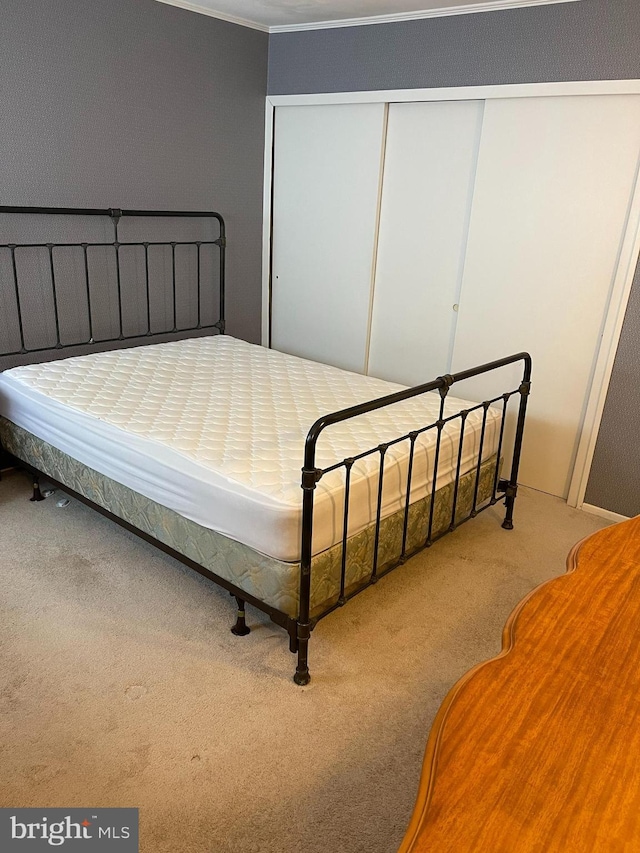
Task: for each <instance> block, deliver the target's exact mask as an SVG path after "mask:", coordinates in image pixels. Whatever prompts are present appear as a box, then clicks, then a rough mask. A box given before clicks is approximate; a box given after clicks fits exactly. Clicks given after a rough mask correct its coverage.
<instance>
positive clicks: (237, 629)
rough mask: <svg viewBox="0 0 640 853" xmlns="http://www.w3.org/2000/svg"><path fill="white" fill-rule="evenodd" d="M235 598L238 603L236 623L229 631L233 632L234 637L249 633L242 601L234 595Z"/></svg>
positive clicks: (244, 635)
mask: <svg viewBox="0 0 640 853" xmlns="http://www.w3.org/2000/svg"><path fill="white" fill-rule="evenodd" d="M235 599H236V601H237V603H238V618H237V619H236V624H235V625H234V626H233V628H232V629H231V633H232V634H235V635H236V637H246V636H247V634H250V633H251V628H249V626H248V625H247V623H246V622H245V621H244V601H243V600H242V599H241V598H238V596H237V595H236V596H235Z"/></svg>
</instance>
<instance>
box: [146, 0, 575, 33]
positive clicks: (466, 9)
mask: <svg viewBox="0 0 640 853" xmlns="http://www.w3.org/2000/svg"><path fill="white" fill-rule="evenodd" d="M157 2H158V3H164V4H165V5H167V6H177V7H178V8H180V9H187V10H188V11H190V12H197V13H198V14H200V15H208V16H209V17H210V18H218V19H219V20H221V21H228V22H229V23H231V24H238V25H239V26H241V27H250V28H251V29H253V30H260V31H261V32H263V33H297V32H303V31H305V30H328V29H334V28H336V27H362V26H367V25H369V24H392V23H397V22H398V21H421V20H424V19H425V18H446V17H449V16H451V15H473V14H478V13H479V12H497V11H500V10H503V9H523V8H525V7H528V6H550V5H552V4H553V5H555V4H556V3H579V2H580V0H487V2H485V3H467V4H465V5H461V6H446V7H441V8H439V9H423V10H422V11H417V12H398V13H393V14H389V15H372V16H370V17H366V18H343V19H341V20H337V21H315V22H312V23H308V24H278V25H274V26H272V27H269V26H267V25H266V24H259V23H257V22H256V21H249V20H247V19H246V18H238V17H236V16H235V15H228V14H227V13H226V12H218V11H217V10H215V9H210V8H209V7H208V6H202V5H201V4H199V3H193V2H191V0H157Z"/></svg>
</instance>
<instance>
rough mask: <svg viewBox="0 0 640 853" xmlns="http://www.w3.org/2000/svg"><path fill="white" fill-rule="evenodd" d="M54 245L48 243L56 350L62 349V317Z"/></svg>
mask: <svg viewBox="0 0 640 853" xmlns="http://www.w3.org/2000/svg"><path fill="white" fill-rule="evenodd" d="M53 247H54V244H53V243H47V248H48V249H49V269H50V270H51V291H52V293H53V316H54V319H55V322H56V349H60V348H61V347H62V343H61V342H60V317H59V314H58V293H57V290H56V271H55V267H54V264H53Z"/></svg>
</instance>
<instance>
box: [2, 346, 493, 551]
mask: <svg viewBox="0 0 640 853" xmlns="http://www.w3.org/2000/svg"><path fill="white" fill-rule="evenodd" d="M402 387H403V386H400V385H396V384H394V383H390V382H385V381H382V380H379V379H374V378H372V377H368V376H361V375H360V374H356V373H349V372H347V371H344V370H340V369H338V368H335V367H329V366H327V365H323V364H317V363H315V362H311V361H306V360H305V359H300V358H296V357H294V356H290V355H285V354H283V353H280V352H277V351H275V350H269V349H265V348H264V347H260V346H254V345H252V344H248V343H246V342H244V341H240V340H237V339H235V338H232V337H229V336H222V335H220V336H215V337H203V338H193V339H189V340H185V341H177V342H172V343H165V344H154V345H150V346H143V347H136V348H132V349H123V350H118V351H113V352H106V353H98V354H94V355H87V356H81V357H76V358H68V359H64V360H60V361H55V362H51V363H48V364H36V365H30V366H26V367H16V368H13V369H12V370H7V371H5V372H4V373H2V374H0V414H2V415H4V416H5V417H6V418H8V419H9V420H10V421H12V422H13V423H15V424H17V425H19V426H21V427H23V428H24V429H26V430H28V431H29V432H31V433H32V434H34V435H36V436H38V437H39V438H41V439H43V440H44V441H46V442H48V443H49V444H52V445H53V446H54V447H57V448H58V449H59V450H61V451H63V452H64V453H66V454H68V455H69V456H71V457H73V458H74V459H77V460H78V461H80V462H82V463H83V464H85V465H87V466H89V467H90V468H93V469H94V470H96V471H99V472H100V473H102V474H104V475H106V476H107V477H110V478H112V479H113V480H116V481H118V482H119V483H122V484H124V485H125V486H128V487H129V488H131V489H134V490H135V491H137V492H139V493H141V494H143V495H145V496H146V497H148V498H150V499H151V500H153V501H156V502H157V503H160V504H162V505H163V506H166V507H169V508H170V509H173V510H175V511H176V512H178V513H180V514H181V515H183V516H185V517H186V518H188V519H191V520H192V521H195V522H196V523H197V524H200V525H202V526H203V527H207V528H210V529H213V530H217V531H219V532H220V533H223V534H224V535H226V536H229V537H231V538H232V539H236V540H239V541H241V542H244V543H245V544H247V545H249V546H251V547H252V548H255V549H256V550H257V551H260V552H262V553H264V554H268V555H269V556H272V557H275V558H276V559H280V560H285V561H297V560H298V559H299V557H300V531H301V505H302V490H301V488H300V469H301V466H302V462H303V448H304V439H305V437H306V434H307V432H308V430H309V427H310V426H311V424H312V423H313V422H314V421H315V420H316V419H317V418H318V417H320V416H321V415H324V414H327V413H329V412H332V411H335V410H338V409H342V408H345V407H347V406H351V405H353V404H354V403H358V402H363V401H366V400H370V399H373V398H375V397H380V396H383V395H385V394H390V393H392V392H394V391H397V390H399V389H401V388H402ZM439 404H440V397H439V395H438V394H437V393H433V394H428V395H423V396H422V397H420V398H416V399H413V400H410V401H406V402H404V403H398V404H395V405H394V406H391V407H387V408H385V409H383V410H381V411H378V412H374V413H371V414H369V415H363V416H360V417H358V418H355V419H352V420H349V421H346V422H344V423H342V424H338V425H336V426H333V427H329V428H327V429H326V430H325V432H324V433H323V435H322V437H321V439H320V440H319V443H318V457H317V464H318V466H319V467H323V468H324V467H327V466H329V465H331V464H333V463H335V462H337V461H339V460H341V459H344V458H346V457H348V456H351V455H354V454H357V453H359V452H362V451H364V450H366V449H368V448H371V447H374V446H376V445H377V444H379V443H380V442H383V441H389V440H391V439H393V438H396V437H399V436H400V435H403V434H405V433H407V432H408V431H409V430H411V429H416V428H419V427H421V426H425V425H427V424H429V423H432V422H434V421H435V420H436V419H437V417H438V412H439ZM472 405H474V404H473V403H469V402H468V401H464V400H460V399H456V398H452V397H449V398H448V399H447V404H446V408H445V415H447V414H453V413H454V412H457V411H459V410H460V409H463V408H468V407H470V406H472ZM499 422H500V412H499V411H496V410H494V409H490V410H489V413H488V417H487V427H486V434H485V444H484V450H483V459H486V458H489V457H490V456H491V455H493V454H494V453H495V451H496V445H497V438H498V432H499ZM481 423H482V411H476V412H474V413H472V414H471V415H469V417H468V419H467V424H466V427H465V442H464V448H463V462H462V472H463V473H464V472H466V471H469V470H471V469H472V468H473V466H474V465H475V464H476V463H477V454H478V446H479V437H480V428H481ZM459 428H460V427H459V420H456V421H455V422H452V423H450V424H448V425H447V426H446V428H445V430H444V431H443V439H442V444H441V451H440V461H439V465H438V480H437V484H436V485H437V488H440V487H441V486H443V485H445V484H446V483H447V482H450V481H451V480H452V479H453V477H454V476H455V468H456V464H457V455H458V444H459ZM435 433H436V431H435V430H432V431H430V432H428V433H425V434H423V436H422V437H421V438H420V439H419V441H418V442H417V444H416V453H415V458H414V467H413V478H412V493H411V500H412V501H415V500H418V499H419V498H422V497H424V496H425V495H426V494H427V493H428V492H429V490H430V488H431V476H432V474H431V472H432V468H433V456H434V449H435V440H436V434H435ZM408 444H409V443H408V442H403V443H402V444H401V445H397V446H395V447H393V448H391V449H390V450H389V451H388V453H387V462H386V467H385V480H384V494H383V515H385V516H386V515H389V514H391V513H393V512H395V511H396V510H398V509H400V508H402V507H403V506H404V494H405V490H406V476H407V460H408V455H409V452H408ZM378 467H379V455H378V454H375V456H373V457H371V458H370V459H368V460H363V461H361V462H359V463H357V464H356V465H355V466H354V469H353V472H352V484H351V501H350V530H349V533H350V535H352V534H354V533H357V532H358V531H359V530H361V529H363V528H364V527H365V526H367V525H368V524H370V523H371V522H372V521H373V520H374V519H375V513H376V504H377V489H378V486H377V482H378ZM343 482H344V473H343V472H342V471H341V472H332V473H330V474H327V475H326V476H325V477H324V478H323V479H322V480H321V481H320V483H319V484H318V487H317V489H316V510H315V517H314V542H313V550H314V553H318V552H320V551H323V550H325V549H326V548H329V547H330V546H331V545H333V544H335V543H336V542H338V541H340V539H341V538H342V525H343V498H344V487H343Z"/></svg>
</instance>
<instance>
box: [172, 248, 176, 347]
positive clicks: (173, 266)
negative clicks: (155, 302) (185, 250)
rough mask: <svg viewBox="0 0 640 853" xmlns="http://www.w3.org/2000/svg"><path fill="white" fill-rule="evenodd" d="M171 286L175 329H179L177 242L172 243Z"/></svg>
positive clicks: (174, 330) (173, 330)
mask: <svg viewBox="0 0 640 853" xmlns="http://www.w3.org/2000/svg"><path fill="white" fill-rule="evenodd" d="M171 288H172V291H173V329H172V330H171V331H172V332H176V331H177V328H176V326H177V314H176V244H175V243H172V244H171Z"/></svg>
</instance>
